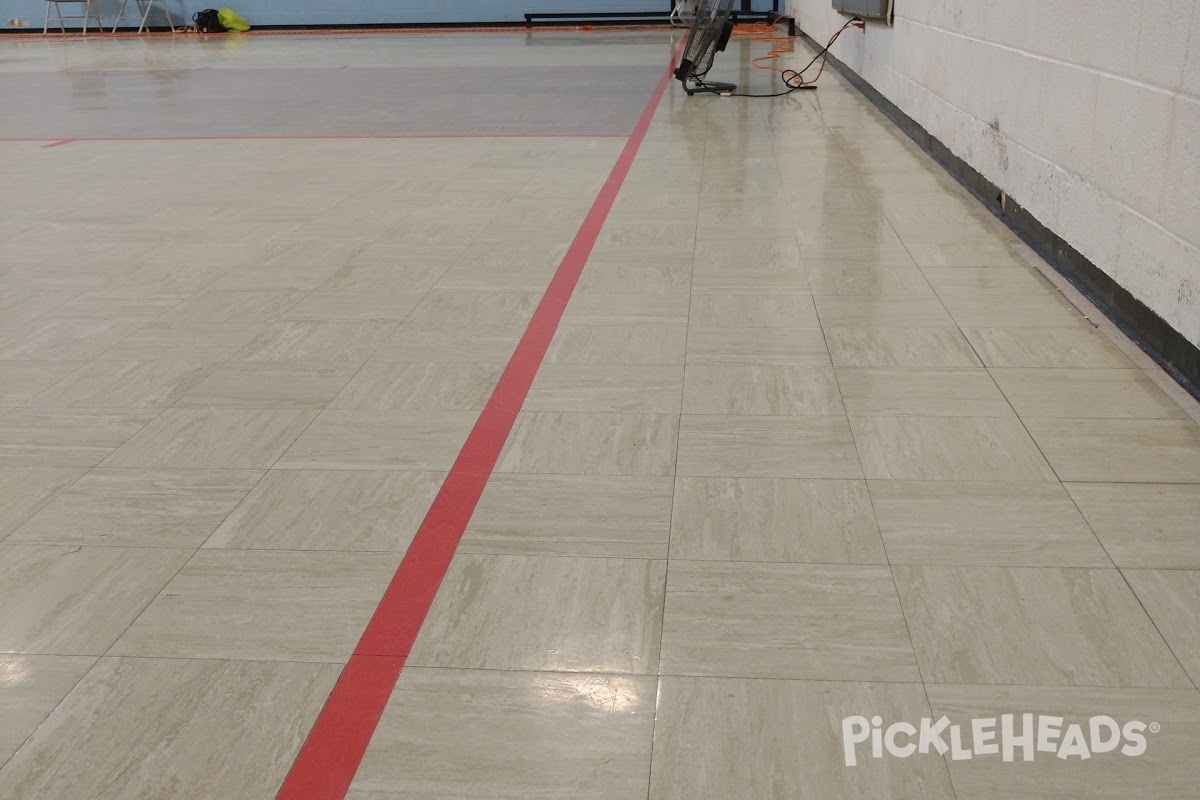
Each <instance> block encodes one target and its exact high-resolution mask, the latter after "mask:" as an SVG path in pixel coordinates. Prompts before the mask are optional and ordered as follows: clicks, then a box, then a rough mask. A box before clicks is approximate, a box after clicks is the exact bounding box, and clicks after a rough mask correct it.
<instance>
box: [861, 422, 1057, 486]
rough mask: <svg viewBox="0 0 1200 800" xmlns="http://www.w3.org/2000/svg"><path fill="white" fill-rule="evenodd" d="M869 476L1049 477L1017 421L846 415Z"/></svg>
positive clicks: (1050, 472) (1051, 475) (934, 478)
mask: <svg viewBox="0 0 1200 800" xmlns="http://www.w3.org/2000/svg"><path fill="white" fill-rule="evenodd" d="M850 427H851V428H853V429H854V442H855V444H856V445H857V446H858V452H859V455H860V456H861V457H862V463H863V471H864V472H865V473H866V476H867V477H868V478H875V479H882V480H886V479H897V480H925V481H1053V480H1055V476H1054V471H1053V470H1051V469H1050V466H1049V465H1048V464H1047V463H1046V460H1045V459H1044V458H1042V455H1041V453H1039V452H1038V448H1037V446H1036V445H1035V444H1034V442H1033V440H1032V439H1030V438H1029V434H1028V433H1026V432H1025V428H1024V426H1023V425H1022V424H1021V422H1020V421H1019V420H1016V419H1004V418H1000V417H918V416H905V417H851V418H850Z"/></svg>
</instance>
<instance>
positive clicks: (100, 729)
mask: <svg viewBox="0 0 1200 800" xmlns="http://www.w3.org/2000/svg"><path fill="white" fill-rule="evenodd" d="M337 676H338V667H337V666H336V665H331V664H290V663H277V664H271V663H263V662H259V663H254V662H246V661H181V660H178V659H143V658H127V659H126V658H119V659H118V658H106V659H103V660H101V661H100V662H99V663H98V664H97V665H96V666H95V667H94V668H93V669H92V670H91V672H89V673H88V674H87V676H86V677H85V678H84V679H83V681H82V682H81V683H80V684H79V686H77V687H76V688H75V690H74V691H73V692H71V694H70V695H68V696H67V698H66V700H64V701H63V703H62V704H61V705H59V707H58V708H57V709H55V711H54V713H53V714H51V715H50V718H49V719H48V720H47V721H46V722H45V723H43V724H42V726H41V727H40V728H39V729H38V730H37V732H36V733H35V734H34V735H33V737H32V738H31V739H30V740H29V742H28V743H27V744H26V745H25V747H23V748H22V749H21V751H20V752H19V753H18V754H17V755H16V756H14V757H13V759H12V760H11V761H10V762H9V763H8V765H7V766H6V767H5V768H4V769H3V770H0V794H2V795H3V796H4V797H6V798H10V800H41V798H48V797H53V798H55V800H90V799H91V798H94V797H96V790H97V787H103V788H104V791H105V792H106V793H107V794H108V795H109V796H111V797H128V798H137V800H150V798H155V797H163V796H164V794H169V795H170V796H171V797H172V798H176V799H177V800H202V798H209V797H214V796H219V797H237V798H239V799H240V800H270V798H273V797H274V796H275V792H276V791H277V790H278V788H279V784H281V783H282V782H283V778H284V776H285V775H286V774H287V771H288V769H289V768H290V766H291V764H292V760H293V759H294V758H295V756H296V753H297V752H298V751H299V750H300V745H301V744H302V743H303V742H304V737H305V736H306V735H307V734H308V730H309V727H310V726H311V725H312V723H313V721H314V720H315V719H316V716H317V712H318V711H319V710H320V707H321V703H323V702H324V700H325V697H326V696H327V695H328V694H329V692H330V690H331V689H332V688H333V684H334V683H335V682H336V680H337ZM248 709H253V713H247V710H248ZM214 765H219V767H215V766H214Z"/></svg>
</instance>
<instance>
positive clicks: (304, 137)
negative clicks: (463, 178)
mask: <svg viewBox="0 0 1200 800" xmlns="http://www.w3.org/2000/svg"><path fill="white" fill-rule="evenodd" d="M627 135H628V134H624V133H383V134H378V135H376V134H362V135H340V134H337V135H329V136H325V135H323V134H319V133H314V134H297V135H280V136H271V135H268V134H247V135H245V136H239V135H231V136H80V137H78V138H75V139H56V138H53V137H49V136H0V142H51V144H48V145H46V147H57V146H58V145H63V144H70V143H71V142H231V141H247V140H248V141H271V140H283V141H291V140H294V139H295V140H301V141H308V140H323V139H329V140H360V139H361V140H368V139H624V138H625V137H626V136H627Z"/></svg>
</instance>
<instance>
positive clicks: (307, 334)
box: [235, 320, 396, 363]
mask: <svg viewBox="0 0 1200 800" xmlns="http://www.w3.org/2000/svg"><path fill="white" fill-rule="evenodd" d="M395 329H396V326H395V325H394V324H393V323H389V322H384V321H382V320H367V321H365V322H279V323H276V324H274V325H272V326H270V327H269V328H267V329H266V330H265V331H263V332H262V333H261V334H259V335H258V336H255V337H254V338H253V339H251V340H250V342H249V343H248V344H247V345H246V346H245V347H243V348H242V349H241V351H239V352H238V353H237V355H236V356H235V359H236V360H238V361H310V362H328V361H353V362H356V363H361V362H363V361H366V360H367V359H368V358H370V357H371V355H372V354H374V352H375V351H376V350H377V349H378V348H379V346H380V345H382V344H383V343H384V342H385V341H387V338H388V337H389V336H390V335H391V334H392V332H393V331H394V330H395Z"/></svg>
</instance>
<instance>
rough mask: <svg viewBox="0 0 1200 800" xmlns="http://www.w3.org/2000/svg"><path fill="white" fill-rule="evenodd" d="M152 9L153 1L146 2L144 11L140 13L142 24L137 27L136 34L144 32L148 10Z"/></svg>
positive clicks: (139, 2) (139, 1)
mask: <svg viewBox="0 0 1200 800" xmlns="http://www.w3.org/2000/svg"><path fill="white" fill-rule="evenodd" d="M138 5H139V6H140V5H141V0H138ZM152 8H154V0H147V2H146V9H145V10H144V11H142V24H141V25H139V26H138V33H141V32H142V31H144V30H146V20H147V19H149V18H150V9H152Z"/></svg>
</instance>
